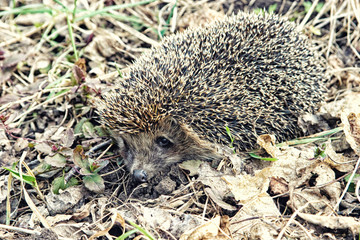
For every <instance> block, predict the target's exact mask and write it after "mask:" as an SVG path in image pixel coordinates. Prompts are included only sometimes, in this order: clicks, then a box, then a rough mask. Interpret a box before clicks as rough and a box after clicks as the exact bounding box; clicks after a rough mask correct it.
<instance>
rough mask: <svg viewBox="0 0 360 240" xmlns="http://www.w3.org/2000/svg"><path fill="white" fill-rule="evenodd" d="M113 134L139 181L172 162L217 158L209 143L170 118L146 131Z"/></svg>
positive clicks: (126, 162) (150, 176)
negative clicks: (119, 134)
mask: <svg viewBox="0 0 360 240" xmlns="http://www.w3.org/2000/svg"><path fill="white" fill-rule="evenodd" d="M114 137H115V139H116V140H117V141H118V144H119V147H120V149H121V153H122V155H123V157H124V160H125V164H126V166H127V168H128V169H129V171H130V173H132V174H133V176H134V177H135V179H136V180H137V181H139V182H146V181H147V180H148V179H151V178H152V177H153V176H154V175H155V174H157V173H159V172H160V171H161V170H163V169H165V168H166V167H168V166H170V165H171V164H174V163H179V162H182V161H185V160H190V159H194V160H212V159H214V158H218V155H217V154H216V152H215V150H214V149H213V148H212V147H211V145H210V144H207V142H204V141H201V140H200V139H199V138H198V136H197V135H196V134H195V133H194V132H193V131H191V130H190V129H189V128H188V127H186V126H184V125H181V124H178V123H177V122H176V121H175V120H173V119H171V120H170V119H168V120H166V121H162V122H161V123H158V124H156V125H154V126H153V128H152V129H150V131H147V132H140V133H137V134H123V135H121V136H114Z"/></svg>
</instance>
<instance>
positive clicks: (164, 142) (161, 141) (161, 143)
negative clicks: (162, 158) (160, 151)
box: [155, 137, 173, 148]
mask: <svg viewBox="0 0 360 240" xmlns="http://www.w3.org/2000/svg"><path fill="white" fill-rule="evenodd" d="M155 142H156V143H157V144H158V145H159V146H160V147H163V148H169V147H171V146H172V145H173V143H172V142H171V141H170V140H169V139H167V138H166V137H158V138H157V139H156V140H155Z"/></svg>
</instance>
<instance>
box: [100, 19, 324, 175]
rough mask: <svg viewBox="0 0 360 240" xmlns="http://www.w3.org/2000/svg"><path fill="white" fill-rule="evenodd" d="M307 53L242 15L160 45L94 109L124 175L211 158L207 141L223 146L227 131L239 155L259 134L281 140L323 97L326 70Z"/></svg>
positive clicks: (276, 28)
mask: <svg viewBox="0 0 360 240" xmlns="http://www.w3.org/2000/svg"><path fill="white" fill-rule="evenodd" d="M310 48H311V45H310V44H309V43H308V41H307V40H306V38H305V37H304V36H303V35H301V34H300V33H299V32H298V31H297V30H296V29H295V26H294V24H292V23H290V22H288V21H286V20H284V19H282V18H281V17H279V16H276V15H268V14H265V15H255V14H248V13H239V14H238V15H236V16H235V15H234V16H231V17H226V18H225V19H224V20H221V21H217V22H215V23H212V24H209V25H207V26H205V27H202V28H195V29H187V30H186V31H184V32H183V33H180V34H176V35H173V36H170V37H167V38H165V39H164V40H163V42H162V43H161V45H160V46H159V47H154V48H152V49H151V51H149V52H147V53H145V54H143V55H142V56H141V57H140V58H139V59H138V60H137V61H136V62H135V63H134V64H133V65H132V66H131V67H130V71H129V74H127V75H126V76H125V77H124V79H122V80H121V81H120V82H119V85H118V86H116V89H115V90H112V91H110V92H109V93H107V94H104V95H103V96H102V99H98V100H97V102H96V107H97V109H98V112H99V114H100V116H101V120H102V123H103V124H104V125H105V126H106V127H107V128H109V129H110V130H111V132H112V134H113V136H114V138H115V139H116V140H118V142H119V144H120V147H121V149H122V150H123V151H122V152H123V154H124V157H125V163H126V165H127V166H128V168H129V170H130V171H131V172H132V171H133V170H134V169H143V170H145V171H147V172H148V174H149V177H151V176H153V175H154V173H155V172H156V171H158V170H160V169H162V168H164V167H165V166H167V165H168V164H170V163H174V162H180V161H183V160H186V159H214V158H218V155H217V153H216V151H215V150H214V148H213V146H212V145H211V144H210V143H221V144H224V145H230V139H229V136H228V134H227V133H226V126H228V127H229V129H230V131H231V134H232V137H233V138H234V143H233V145H234V146H235V148H236V149H237V150H249V149H252V148H253V147H254V145H255V144H256V138H257V136H258V135H261V134H265V133H269V134H274V135H276V137H277V140H278V141H284V140H288V139H291V138H294V137H298V136H299V135H301V134H302V132H301V130H300V128H299V127H298V126H297V119H298V116H299V115H301V114H303V113H306V112H307V113H313V112H314V111H316V109H317V106H318V104H319V102H321V101H322V98H323V95H324V87H323V85H324V79H325V77H324V65H323V63H322V62H321V60H320V59H319V58H318V57H317V56H316V54H314V53H313V52H312V51H311V50H310ZM159 137H165V138H167V139H168V140H170V142H171V146H166V147H161V146H160V144H159Z"/></svg>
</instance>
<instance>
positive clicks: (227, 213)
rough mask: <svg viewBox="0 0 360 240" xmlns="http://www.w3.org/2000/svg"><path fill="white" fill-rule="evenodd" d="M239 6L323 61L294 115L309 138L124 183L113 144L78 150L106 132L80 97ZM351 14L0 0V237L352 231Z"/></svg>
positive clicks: (358, 98)
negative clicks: (301, 37)
mask: <svg viewBox="0 0 360 240" xmlns="http://www.w3.org/2000/svg"><path fill="white" fill-rule="evenodd" d="M75 6H76V7H75ZM239 10H243V11H257V12H259V13H260V14H261V11H267V12H275V13H277V14H281V15H285V16H286V17H288V18H289V20H291V21H294V22H295V23H296V24H297V25H298V27H299V29H300V30H301V31H302V32H303V33H304V34H305V35H306V36H308V37H309V39H310V40H311V41H312V42H313V43H314V46H315V48H316V49H315V50H316V51H318V52H319V53H320V55H321V56H322V57H323V58H324V59H326V63H327V65H328V75H329V76H328V81H327V85H326V87H327V89H328V94H327V99H326V103H324V104H323V106H322V107H321V108H320V111H319V114H318V118H314V116H307V117H305V118H303V119H302V122H299V124H301V125H303V126H309V125H311V129H312V130H311V131H312V132H314V134H312V135H310V136H307V137H305V138H302V139H296V140H294V141H289V142H286V143H281V144H277V145H274V144H273V141H272V136H269V135H265V136H261V137H260V138H259V139H258V140H259V142H260V143H261V144H260V145H261V147H262V150H261V151H256V152H255V153H254V154H253V155H251V156H250V155H249V154H248V153H238V154H233V151H232V150H231V149H227V148H221V149H219V151H222V152H223V153H224V156H225V157H224V159H223V161H221V162H220V163H207V162H199V161H195V160H194V161H188V162H184V163H182V164H180V166H178V165H176V166H175V165H174V166H172V167H171V168H170V169H167V171H166V174H165V173H159V175H158V177H157V178H155V179H153V180H151V182H149V183H144V184H140V185H138V184H136V183H134V182H133V180H132V179H131V177H130V176H129V174H128V172H127V170H126V169H125V167H124V166H123V162H122V159H121V157H120V156H119V153H118V152H117V147H116V146H115V145H114V144H103V146H102V147H98V148H95V149H92V148H93V147H94V146H98V145H99V144H101V143H104V142H105V141H106V140H107V139H109V138H108V136H107V132H106V130H104V129H103V128H102V127H101V126H100V124H99V122H98V120H99V116H98V115H97V113H96V109H94V107H93V105H92V101H93V98H95V97H98V96H100V95H101V94H102V93H103V92H105V91H107V90H108V89H109V88H111V87H112V86H113V85H114V82H115V81H116V80H117V79H118V78H120V77H121V75H122V73H124V72H126V71H127V68H128V66H130V65H131V64H132V62H133V61H134V60H135V59H136V58H137V57H139V56H140V55H141V54H142V53H143V52H145V51H147V50H148V49H149V48H150V47H151V46H152V45H156V44H158V43H159V42H160V41H161V39H162V38H163V37H165V36H167V35H170V34H173V33H176V32H181V31H183V30H184V29H186V28H188V27H189V26H196V25H202V24H204V23H206V22H208V21H211V20H213V19H215V18H221V17H222V16H224V15H225V14H232V13H236V12H237V11H239ZM359 13H360V3H359V2H358V1H352V0H344V1H313V2H310V1H296V2H293V1H285V0H284V1H280V0H279V1H256V0H255V1H245V0H244V1H235V0H214V1H210V0H209V1H192V0H186V1H185V0H178V1H155V0H148V1H130V0H129V1H127V0H126V1H112V0H109V1H92V0H82V1H75V2H73V1H48V0H44V1H36V0H35V1H11V2H8V1H4V0H0V67H1V69H0V85H1V88H0V166H1V167H3V168H1V170H0V239H58V238H59V239H82V238H91V239H95V238H98V239H105V238H107V239H115V238H117V237H119V236H121V237H122V238H119V239H125V238H127V237H128V238H129V239H141V238H143V239H355V238H358V235H359V229H360V222H359V207H358V204H359V200H360V197H359V193H358V189H359V186H360V185H359V184H358V178H359V175H358V167H359V163H360V159H359V154H360V137H359V136H360V94H359V85H360V41H359V38H360V35H359V32H360V24H359V22H360V15H359ZM319 119H320V120H319ZM273 160H276V161H273Z"/></svg>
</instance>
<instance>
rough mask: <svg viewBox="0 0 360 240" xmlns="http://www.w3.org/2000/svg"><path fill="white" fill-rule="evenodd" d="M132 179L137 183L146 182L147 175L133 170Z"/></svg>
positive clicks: (142, 171) (138, 170)
mask: <svg viewBox="0 0 360 240" xmlns="http://www.w3.org/2000/svg"><path fill="white" fill-rule="evenodd" d="M134 178H135V180H136V181H138V182H146V181H147V174H146V172H145V171H144V170H141V169H136V170H134Z"/></svg>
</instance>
